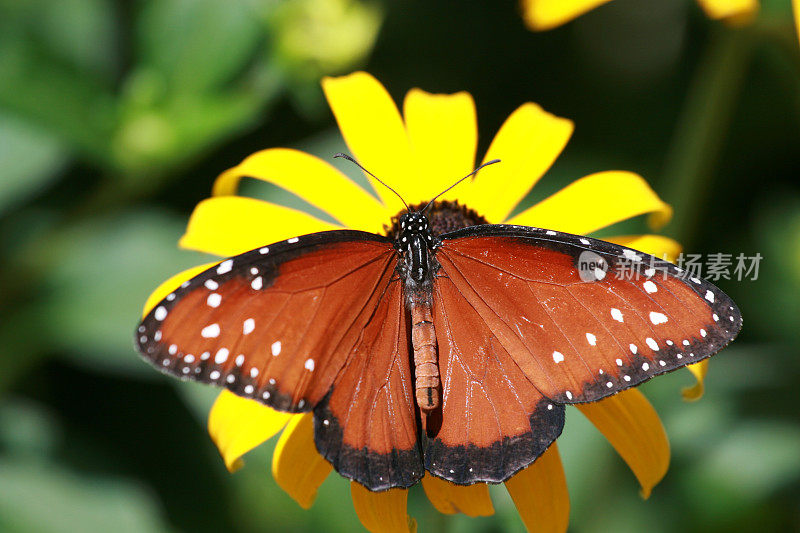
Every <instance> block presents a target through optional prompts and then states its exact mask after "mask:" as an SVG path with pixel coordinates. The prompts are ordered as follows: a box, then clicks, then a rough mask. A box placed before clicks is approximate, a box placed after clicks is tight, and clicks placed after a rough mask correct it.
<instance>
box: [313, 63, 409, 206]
mask: <svg viewBox="0 0 800 533" xmlns="http://www.w3.org/2000/svg"><path fill="white" fill-rule="evenodd" d="M322 89H323V90H324V91H325V96H326V97H327V99H328V104H329V105H330V107H331V110H332V111H333V114H334V116H335V117H336V121H337V122H338V123H339V129H340V130H341V131H342V136H343V137H344V140H345V142H347V146H349V147H350V150H351V151H352V152H353V156H354V157H355V158H356V159H358V161H359V163H361V164H362V165H363V166H364V168H366V169H367V170H369V171H370V172H372V173H373V174H375V175H376V176H378V177H379V178H380V179H381V180H383V181H385V182H386V183H387V184H388V185H389V186H390V187H392V188H394V189H395V190H396V191H397V192H399V193H400V194H401V195H402V196H403V197H404V198H405V197H406V194H407V193H408V192H412V191H407V190H406V183H405V179H406V177H408V176H411V175H412V172H413V171H414V170H415V168H414V165H413V160H412V158H411V150H410V149H409V144H408V137H407V136H406V130H405V127H404V125H403V119H402V118H401V117H400V112H399V111H398V110H397V106H396V105H395V103H394V101H393V100H392V97H391V96H389V93H388V92H386V89H385V88H384V87H383V85H381V84H380V82H379V81H378V80H376V79H375V78H373V77H372V76H370V75H369V74H367V73H366V72H354V73H353V74H350V75H348V76H342V77H340V78H324V79H323V80H322ZM369 179H370V180H371V183H372V185H373V186H374V187H375V190H376V191H377V192H378V195H379V196H380V198H381V199H382V200H383V203H384V205H386V206H387V208H388V209H389V211H391V212H392V213H396V212H398V211H400V209H401V208H402V207H403V204H402V203H401V202H400V200H399V199H398V198H397V197H396V196H395V195H394V194H393V193H392V192H391V191H389V190H388V189H387V188H386V187H384V186H383V185H381V184H379V183H377V182H375V181H374V180H372V178H369ZM409 198H411V196H410V195H409V197H408V198H406V201H407V202H413V199H409Z"/></svg>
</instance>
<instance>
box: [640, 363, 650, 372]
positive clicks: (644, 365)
mask: <svg viewBox="0 0 800 533" xmlns="http://www.w3.org/2000/svg"><path fill="white" fill-rule="evenodd" d="M642 370H644V371H645V372H647V371H648V370H650V365H648V364H647V363H642Z"/></svg>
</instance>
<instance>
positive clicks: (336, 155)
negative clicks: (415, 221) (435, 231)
mask: <svg viewBox="0 0 800 533" xmlns="http://www.w3.org/2000/svg"><path fill="white" fill-rule="evenodd" d="M333 158H334V159H337V158H341V159H347V160H348V161H350V162H351V163H353V164H354V165H355V166H357V167H358V168H360V169H361V170H363V171H364V172H366V173H367V174H369V175H370V176H372V177H373V178H375V179H376V180H378V183H380V184H381V185H383V186H384V187H386V188H387V189H389V190H390V191H392V192H393V193H395V194H396V195H397V197H398V198H400V201H401V202H403V205H404V206H406V211H411V210H410V209H409V207H408V204H407V203H406V201H405V200H403V197H402V196H400V193H398V192H397V191H396V190H394V189H392V188H391V187H389V186H388V185H386V183H384V181H383V180H382V179H380V178H379V177H378V176H376V175H375V174H373V173H372V172H370V171H369V170H367V169H366V168H364V167H362V166H361V163H359V162H358V161H356V160H355V159H353V158H352V157H350V156H349V155H347V154H343V153H341V152H339V153H338V154H334V155H333Z"/></svg>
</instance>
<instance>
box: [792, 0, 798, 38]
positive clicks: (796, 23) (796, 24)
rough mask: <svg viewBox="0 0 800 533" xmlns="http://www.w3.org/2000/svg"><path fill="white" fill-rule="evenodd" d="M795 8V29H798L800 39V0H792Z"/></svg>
mask: <svg viewBox="0 0 800 533" xmlns="http://www.w3.org/2000/svg"><path fill="white" fill-rule="evenodd" d="M792 9H793V10H794V29H795V31H797V38H798V39H800V0H792Z"/></svg>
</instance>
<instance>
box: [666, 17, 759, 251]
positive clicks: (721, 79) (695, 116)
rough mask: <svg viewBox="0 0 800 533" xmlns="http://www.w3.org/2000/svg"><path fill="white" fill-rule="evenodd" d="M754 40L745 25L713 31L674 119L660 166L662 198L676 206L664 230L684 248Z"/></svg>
mask: <svg viewBox="0 0 800 533" xmlns="http://www.w3.org/2000/svg"><path fill="white" fill-rule="evenodd" d="M752 41H753V39H752V35H751V34H750V33H749V32H747V31H745V30H732V29H728V28H719V29H718V31H717V33H716V34H714V35H712V37H711V42H710V43H709V45H708V47H707V49H706V51H705V53H704V55H703V57H702V58H701V61H700V63H699V65H698V66H697V69H696V72H695V74H694V78H693V79H692V82H691V85H690V87H689V93H688V95H687V98H686V102H685V104H684V108H683V111H682V112H681V115H680V117H679V118H678V124H677V126H676V128H675V133H674V137H673V140H672V145H671V147H670V149H669V151H668V153H667V157H666V161H665V166H664V183H665V190H664V198H665V200H666V201H667V202H669V203H671V204H672V205H673V206H674V208H675V216H674V218H673V221H672V223H671V224H670V226H669V227H668V229H667V233H669V234H670V235H671V236H672V237H674V238H676V239H677V240H678V241H679V242H681V243H682V244H683V245H684V246H687V247H690V246H691V239H692V237H693V236H694V235H695V231H694V230H695V229H696V227H697V223H698V221H699V220H700V213H701V212H702V211H703V207H704V206H705V205H706V203H707V200H708V196H709V192H710V191H711V185H712V181H713V178H714V169H715V167H716V163H717V160H718V158H719V156H720V153H721V151H722V148H723V145H724V141H725V138H726V134H727V131H728V127H729V125H730V122H731V118H732V115H733V111H734V109H735V105H736V101H737V99H738V96H739V92H740V89H741V87H742V81H743V80H744V77H745V74H746V72H747V67H748V65H749V59H750V56H751V52H752V49H753V46H752V44H753V43H752Z"/></svg>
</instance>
